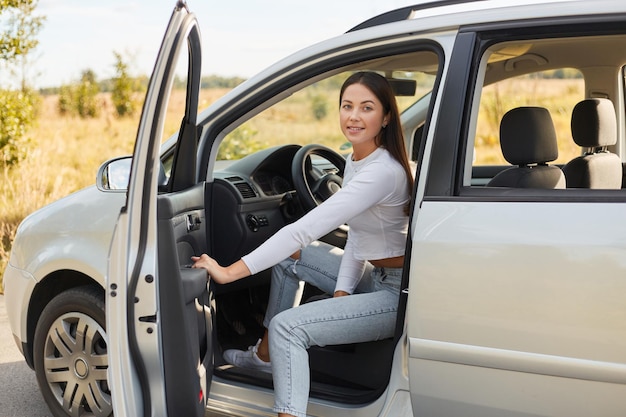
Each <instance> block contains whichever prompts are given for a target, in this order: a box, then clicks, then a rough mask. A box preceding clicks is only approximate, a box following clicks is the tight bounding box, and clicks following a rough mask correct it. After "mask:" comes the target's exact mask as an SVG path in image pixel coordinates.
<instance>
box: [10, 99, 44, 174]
mask: <svg viewBox="0 0 626 417" xmlns="http://www.w3.org/2000/svg"><path fill="white" fill-rule="evenodd" d="M39 103H40V99H39V96H38V95H37V93H35V92H33V91H30V90H26V91H9V90H0V164H1V165H4V166H8V165H13V164H16V163H18V162H19V161H20V160H22V159H23V158H24V157H25V155H26V152H27V145H28V138H27V136H26V133H27V131H28V128H29V127H30V126H31V125H32V124H33V122H34V121H35V117H36V116H37V109H38V106H39Z"/></svg>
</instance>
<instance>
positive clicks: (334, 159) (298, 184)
mask: <svg viewBox="0 0 626 417" xmlns="http://www.w3.org/2000/svg"><path fill="white" fill-rule="evenodd" d="M311 155H317V156H321V157H322V158H324V159H326V160H328V162H330V163H331V164H333V165H334V166H335V167H336V168H337V169H338V170H339V171H338V173H337V174H323V175H322V176H319V172H317V173H316V172H315V171H314V170H313V164H312V162H311ZM345 167H346V159H345V158H344V157H343V156H341V155H340V154H338V153H337V152H335V151H333V150H332V149H330V148H327V147H326V146H322V145H316V144H311V145H306V146H303V147H302V148H300V149H299V150H298V152H296V154H295V156H294V157H293V162H292V163H291V177H292V179H293V185H294V187H295V188H296V193H297V195H298V199H299V200H300V204H302V207H303V208H304V210H305V211H306V212H308V211H310V210H312V209H314V208H315V207H317V206H318V205H319V204H321V203H322V202H323V201H324V200H326V199H327V198H329V197H330V196H331V195H333V194H335V193H336V192H337V191H339V190H340V189H341V183H342V182H343V178H342V177H343V171H344V168H345Z"/></svg>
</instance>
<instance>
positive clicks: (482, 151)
mask: <svg viewBox="0 0 626 417" xmlns="http://www.w3.org/2000/svg"><path fill="white" fill-rule="evenodd" d="M584 88H585V86H584V79H583V75H582V73H581V72H580V71H578V70H577V69H573V68H560V69H557V70H550V71H541V72H534V73H531V74H526V75H521V76H518V77H512V78H508V79H505V80H502V81H498V82H496V83H493V84H491V85H488V86H485V87H484V88H483V89H482V93H481V96H480V108H479V111H478V121H477V124H476V135H475V141H474V165H506V164H508V162H507V161H506V160H505V158H504V156H503V155H502V151H501V149H500V122H501V121H502V117H503V116H504V114H505V113H506V112H508V111H509V110H511V109H514V108H516V107H521V106H540V107H545V108H546V109H548V111H549V112H550V115H551V116H552V120H553V122H554V128H555V130H556V136H557V141H558V149H559V153H558V158H557V159H556V160H555V163H567V162H568V161H569V160H571V159H572V158H574V157H576V156H578V155H580V153H581V149H580V147H579V146H577V145H576V144H575V143H574V141H573V139H572V132H571V127H570V121H571V116H572V109H573V108H574V106H575V105H576V103H578V102H579V101H581V100H582V99H584V95H585V94H584Z"/></svg>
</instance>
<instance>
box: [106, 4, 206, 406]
mask: <svg viewBox="0 0 626 417" xmlns="http://www.w3.org/2000/svg"><path fill="white" fill-rule="evenodd" d="M184 54H187V55H184ZM185 57H186V58H187V60H186V61H184V60H183V62H184V64H186V67H187V68H186V70H187V74H188V78H187V89H186V106H185V112H184V115H182V116H181V117H182V122H181V124H180V126H181V131H180V132H179V134H178V142H177V143H176V149H175V154H176V155H180V158H175V160H176V161H175V163H174V165H175V167H173V168H172V172H171V175H170V182H172V184H173V185H172V186H168V187H166V188H165V189H167V190H168V191H169V193H162V194H160V195H158V191H159V190H161V191H163V190H164V188H163V187H161V186H160V185H161V184H162V181H161V180H162V178H161V176H160V175H159V172H160V168H161V162H160V159H159V151H160V144H161V142H162V137H163V130H164V125H165V118H166V114H167V110H168V103H169V98H170V95H171V93H172V90H173V88H174V81H175V78H176V77H177V75H176V66H177V64H178V63H179V62H180V61H179V58H185ZM201 59H202V57H201V53H200V34H199V28H198V23H197V21H196V18H195V16H194V15H193V14H191V13H189V11H188V10H187V6H186V5H185V3H184V2H178V3H177V4H176V7H175V9H174V12H173V13H172V17H171V19H170V23H169V25H168V28H167V30H166V33H165V36H164V38H163V43H162V45H161V49H160V50H159V55H158V57H157V61H156V64H155V67H154V71H153V73H152V77H151V78H150V83H149V87H148V91H147V94H146V99H145V102H144V107H143V111H142V116H141V120H140V123H139V130H138V133H137V141H136V143H135V149H134V152H133V160H132V166H131V175H130V180H129V185H128V192H127V201H126V204H125V206H124V207H123V208H122V209H121V211H120V215H119V217H118V222H117V224H116V229H115V232H114V233H113V238H112V244H111V250H110V260H109V271H108V277H107V289H108V293H107V299H106V317H107V328H108V329H113V330H114V331H113V330H112V331H111V332H110V340H109V343H110V344H111V346H115V347H116V348H115V349H111V350H110V352H109V355H110V361H111V363H112V366H111V367H110V378H109V379H110V380H111V381H112V383H111V391H112V396H113V398H114V400H113V405H114V414H115V415H120V416H125V415H128V416H130V415H132V416H146V417H147V416H152V415H170V416H179V415H184V416H202V415H204V407H205V404H206V396H207V390H208V389H209V383H210V380H211V378H210V376H211V370H212V369H211V367H210V366H209V364H210V361H211V360H212V352H211V343H210V341H211V337H210V334H211V329H212V323H211V311H210V308H209V306H210V296H209V292H208V285H207V282H206V278H207V277H206V273H202V271H199V270H190V269H189V268H188V265H189V263H190V259H189V258H190V256H191V255H192V254H198V253H200V252H202V251H205V250H206V243H205V242H206V227H205V225H206V222H205V220H204V217H205V215H204V209H203V207H204V198H205V196H204V184H202V183H201V184H199V185H194V184H192V183H190V180H189V178H191V177H192V176H193V175H191V176H190V174H189V173H190V172H191V173H195V164H193V163H189V161H188V160H187V159H186V158H185V156H187V152H188V150H189V149H191V150H194V149H195V147H196V140H197V137H196V135H195V133H194V132H196V127H195V125H196V120H197V108H198V90H199V80H200V71H201V68H200V63H201ZM194 154H195V152H194ZM174 171H175V172H174ZM173 178H178V180H176V181H174V180H173ZM172 191H176V192H172Z"/></svg>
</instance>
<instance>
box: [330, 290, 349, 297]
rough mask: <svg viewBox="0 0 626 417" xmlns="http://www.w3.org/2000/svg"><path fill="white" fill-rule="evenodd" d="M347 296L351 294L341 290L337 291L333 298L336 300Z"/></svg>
mask: <svg viewBox="0 0 626 417" xmlns="http://www.w3.org/2000/svg"><path fill="white" fill-rule="evenodd" d="M346 295H350V293H348V292H345V291H341V290H339V291H335V293H334V294H333V297H334V298H337V297H345V296H346Z"/></svg>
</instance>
